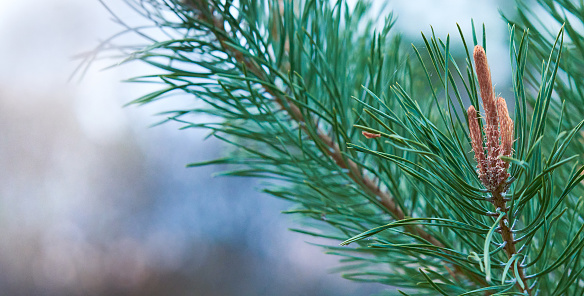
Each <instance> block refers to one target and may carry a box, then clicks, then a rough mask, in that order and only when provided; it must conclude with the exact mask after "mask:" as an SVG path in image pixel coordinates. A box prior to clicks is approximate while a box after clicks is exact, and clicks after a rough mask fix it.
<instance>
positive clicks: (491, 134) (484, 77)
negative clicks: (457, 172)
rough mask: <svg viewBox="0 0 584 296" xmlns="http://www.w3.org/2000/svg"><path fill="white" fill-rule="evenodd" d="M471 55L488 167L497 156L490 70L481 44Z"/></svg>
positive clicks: (494, 164)
mask: <svg viewBox="0 0 584 296" xmlns="http://www.w3.org/2000/svg"><path fill="white" fill-rule="evenodd" d="M473 57H474V60H475V68H476V72H477V78H478V80H479V87H480V89H481V99H482V101H483V107H484V109H485V135H486V137H487V143H486V144H487V155H488V156H487V166H488V167H489V168H492V167H495V166H497V162H498V156H499V120H498V116H497V106H496V103H495V96H494V95H493V83H492V81H491V70H490V68H489V63H488V62H487V54H486V53H485V50H484V49H483V47H482V46H480V45H477V46H475V48H474V53H473Z"/></svg>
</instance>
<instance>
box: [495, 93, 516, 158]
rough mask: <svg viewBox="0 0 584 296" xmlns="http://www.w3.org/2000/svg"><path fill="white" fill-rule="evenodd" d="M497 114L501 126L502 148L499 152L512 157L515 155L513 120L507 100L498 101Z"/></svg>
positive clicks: (500, 99)
mask: <svg viewBox="0 0 584 296" xmlns="http://www.w3.org/2000/svg"><path fill="white" fill-rule="evenodd" d="M497 113H498V114H499V121H500V125H501V129H500V133H501V146H500V148H499V152H500V153H501V155H504V156H511V154H512V153H513V120H512V119H511V117H509V110H508V109H507V103H506V102H505V99H503V98H501V97H499V98H498V99H497Z"/></svg>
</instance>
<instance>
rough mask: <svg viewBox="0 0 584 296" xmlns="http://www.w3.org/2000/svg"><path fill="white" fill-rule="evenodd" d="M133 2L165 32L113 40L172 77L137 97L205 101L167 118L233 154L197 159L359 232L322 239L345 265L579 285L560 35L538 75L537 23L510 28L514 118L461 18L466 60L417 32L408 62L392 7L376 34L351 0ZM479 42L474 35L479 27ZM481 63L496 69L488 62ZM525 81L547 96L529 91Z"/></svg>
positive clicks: (484, 280) (354, 275) (408, 281)
mask: <svg viewBox="0 0 584 296" xmlns="http://www.w3.org/2000/svg"><path fill="white" fill-rule="evenodd" d="M132 3H133V5H134V6H133V7H134V8H135V9H136V10H137V11H138V12H139V13H141V14H143V15H144V16H145V17H146V18H148V19H150V20H152V22H153V24H154V27H155V28H158V29H160V31H161V32H164V36H165V37H163V38H162V39H163V40H162V41H158V40H157V38H154V37H152V36H149V35H148V34H146V33H144V31H143V30H144V29H142V28H132V27H131V26H126V28H127V29H128V32H131V33H132V34H137V35H140V36H142V37H144V38H145V40H146V42H147V43H148V44H147V45H146V46H143V47H140V46H133V47H122V48H120V47H119V46H118V47H116V48H118V49H121V50H122V51H123V52H124V53H126V54H127V55H128V58H127V59H126V61H125V62H128V61H133V60H139V61H142V62H145V63H147V64H150V65H152V66H154V67H155V68H157V69H160V70H161V71H162V73H159V74H153V75H144V76H142V77H138V78H134V79H131V81H134V82H152V81H157V82H158V83H162V84H163V85H164V87H163V88H162V89H161V90H160V91H156V92H153V93H151V94H147V95H145V96H143V97H141V98H139V99H137V100H135V101H134V102H133V103H136V104H144V103H150V102H153V101H155V100H157V99H159V98H162V97H164V96H166V95H168V94H170V93H171V92H174V91H182V92H185V93H188V94H191V95H193V96H194V97H196V98H197V99H200V100H202V101H204V102H205V103H206V106H205V107H201V108H194V109H188V108H184V109H183V110H174V111H169V112H166V113H163V115H164V116H166V117H167V118H168V119H167V120H171V121H175V122H179V123H181V124H183V125H184V128H205V129H208V130H209V131H210V132H211V135H212V136H214V137H217V138H219V139H221V140H223V141H225V142H227V143H229V144H231V145H233V146H234V147H236V148H237V150H236V151H235V152H234V153H233V154H232V155H230V156H229V157H225V158H221V159H218V160H214V161H208V162H203V163H198V164H192V165H189V166H198V165H206V164H231V165H234V166H235V169H234V170H232V171H229V172H225V173H224V174H225V175H230V176H248V177H249V176H252V177H262V178H267V179H273V180H276V181H277V182H278V184H277V185H272V186H271V187H269V188H267V189H265V191H266V192H268V193H270V194H272V195H274V196H276V197H279V198H283V199H287V200H290V201H292V202H294V203H295V204H296V207H295V208H293V209H291V210H290V211H287V213H291V214H295V215H302V216H305V217H307V218H310V219H305V220H304V221H305V223H310V224H309V227H310V228H313V229H310V230H309V229H299V230H297V231H299V232H302V233H305V234H309V235H314V236H318V237H323V238H329V239H334V240H343V239H346V238H349V239H347V240H345V241H344V242H343V243H342V245H347V244H349V243H352V242H355V244H354V245H357V247H354V248H349V247H346V246H343V247H339V246H324V248H325V249H327V250H328V252H329V253H331V254H335V255H340V256H343V258H344V259H343V260H342V261H343V262H344V264H345V265H344V266H343V267H341V268H339V269H338V271H340V272H345V273H346V274H344V275H343V276H344V277H346V278H349V279H352V280H361V281H376V282H381V283H385V284H389V285H393V286H400V287H405V288H412V289H416V290H418V291H420V293H426V294H427V293H434V294H435V293H442V294H447V295H450V294H456V295H458V294H465V295H468V294H473V293H474V294H483V293H484V294H492V293H500V294H504V293H515V294H516V293H523V294H525V293H527V294H528V295H534V294H537V293H538V291H539V292H540V293H541V292H542V291H544V292H545V291H554V292H553V293H555V294H554V295H559V294H561V293H564V292H566V291H570V293H576V292H577V291H576V290H577V287H575V285H572V283H577V282H578V281H579V280H580V279H581V274H582V271H583V270H584V268H582V267H581V265H582V264H581V263H580V261H579V260H577V258H578V256H579V254H581V252H584V227H581V228H580V229H578V227H576V226H575V227H572V226H571V223H570V222H571V220H570V219H572V220H574V219H575V220H579V219H580V220H584V212H582V211H580V210H579V207H580V204H584V202H580V200H579V199H578V196H581V195H582V194H584V190H582V188H581V186H579V184H580V182H581V181H582V180H583V179H584V175H581V173H582V171H584V168H582V167H578V166H579V164H577V163H576V164H573V165H572V166H568V165H567V164H569V163H572V162H573V161H574V160H575V159H576V155H575V156H570V155H572V154H574V153H580V152H581V151H582V150H581V149H580V150H579V147H582V145H581V143H580V142H579V141H573V139H576V138H577V137H578V136H579V131H580V128H581V127H582V125H584V121H582V122H580V123H577V122H578V121H579V120H580V119H578V120H577V121H575V120H574V118H572V117H571V114H570V112H565V110H566V109H565V105H564V103H562V104H560V107H559V108H558V104H557V102H556V99H555V98H554V94H553V86H554V84H555V81H557V80H556V77H557V76H558V75H557V72H558V67H559V61H560V54H561V51H562V50H561V49H562V41H563V39H562V36H563V35H562V31H561V32H560V34H559V35H557V37H556V39H555V42H554V43H553V46H552V47H551V48H550V49H549V52H551V54H549V57H548V58H547V60H544V63H543V67H542V68H541V69H540V72H539V73H536V74H534V67H531V66H529V65H530V62H532V61H531V58H528V56H529V55H528V52H527V37H526V36H527V34H526V33H524V34H523V35H522V36H520V37H521V38H519V39H520V42H519V40H515V39H516V36H515V31H514V29H513V28H511V30H510V34H511V41H512V42H511V45H510V53H511V61H512V66H513V89H514V92H515V97H516V104H515V115H514V116H513V117H511V116H510V115H509V114H508V110H507V107H506V103H505V101H504V99H502V98H499V99H497V100H495V97H494V93H495V92H494V90H493V89H492V85H491V83H490V82H489V81H488V79H484V78H485V75H483V74H484V73H485V71H484V69H483V70H479V68H480V67H481V66H480V65H478V66H479V67H477V71H476V73H475V71H474V69H473V66H472V59H471V54H470V52H469V46H467V42H466V40H465V37H464V36H463V34H462V30H460V28H459V31H460V33H461V34H460V35H461V36H460V37H461V39H462V43H463V46H464V47H465V49H466V55H467V61H466V65H463V66H460V65H459V63H457V59H456V58H455V57H453V56H452V55H451V51H450V46H451V43H450V37H449V36H448V37H447V38H446V40H445V41H443V40H441V39H439V38H437V37H436V36H434V34H433V33H432V35H431V36H430V38H427V37H426V36H425V35H422V37H423V41H424V45H425V50H424V52H423V53H420V52H419V51H418V49H417V48H415V47H414V49H413V51H414V52H415V54H416V56H417V58H418V60H417V62H416V61H410V60H409V59H407V58H405V55H403V54H402V53H401V52H402V51H403V49H402V47H401V45H400V42H399V37H395V38H393V39H391V40H392V41H391V42H392V43H391V44H390V43H389V42H388V41H387V39H386V36H388V32H389V30H390V29H391V26H392V24H393V21H392V20H391V18H388V19H386V24H385V26H384V27H383V28H381V29H380V30H379V31H375V30H374V28H376V27H375V26H374V25H373V22H372V21H369V22H367V23H366V22H364V21H363V20H364V19H367V18H368V17H366V16H368V12H367V11H368V10H367V9H368V6H367V3H364V2H359V3H358V4H357V5H356V6H355V7H354V8H352V9H349V7H348V5H347V4H346V3H345V2H343V1H340V2H338V3H336V4H331V3H330V2H328V1H306V2H303V1H299V2H289V1H278V0H273V1H272V0H266V1H265V2H256V1H245V0H243V1H238V2H237V4H234V2H232V1H211V0H189V1H186V0H185V1H180V2H179V1H161V0H136V1H135V2H132ZM235 5H237V6H235ZM262 5H264V6H262ZM118 21H119V22H122V21H121V20H119V19H118ZM363 27H365V29H364V30H363V29H362V28H363ZM485 31H486V30H485V28H484V27H483V47H484V48H486V47H485V43H486V36H484V33H485ZM369 32H374V33H373V34H369ZM472 39H473V43H474V46H477V45H478V44H477V37H476V33H475V30H474V25H473V38H472ZM108 43H109V41H108ZM103 48H106V47H102V49H103ZM386 48H389V49H390V50H386ZM470 48H471V49H472V47H470ZM483 53H484V52H483ZM426 54H427V57H426ZM484 54H486V53H484ZM428 58H429V59H428ZM426 64H428V65H429V66H430V67H429V68H428V67H426ZM475 64H481V63H475ZM481 65H482V66H484V67H483V68H488V64H487V63H486V59H485V60H484V63H482V64H481ZM465 66H466V67H465ZM429 69H431V70H429ZM535 70H539V69H535ZM424 73H425V74H426V80H427V84H425V85H424V83H423V82H421V80H423V79H422V78H423V75H424ZM538 76H539V77H541V80H539V81H536V80H535V79H534V77H538ZM526 77H527V79H529V81H530V82H532V83H534V86H535V87H534V89H537V90H538V92H537V94H536V95H532V94H531V93H530V90H529V89H528V90H529V91H528V90H526V87H525V85H524V82H523V80H524V79H525V78H526ZM536 82H537V83H538V84H535V83H536ZM461 85H462V86H463V87H461ZM479 87H480V91H481V96H480V97H481V98H482V100H483V102H484V103H485V104H483V105H484V107H485V108H484V109H485V111H486V112H485V113H486V114H487V116H486V118H485V119H486V121H485V123H484V124H483V123H482V121H481V120H479V116H478V115H479V112H478V109H479V100H478V98H479V96H478V92H479ZM426 89H427V92H425V90H426ZM420 90H422V91H420ZM562 90H563V91H565V92H566V93H567V90H566V89H562ZM485 91H486V92H485ZM442 92H443V94H444V95H443V96H442V95H440V94H441V93H442ZM465 96H468V97H469V98H470V101H471V104H472V105H473V107H471V108H469V112H468V114H464V112H459V111H457V110H466V109H467V108H466V106H464V103H463V102H464V97H465ZM351 98H352V99H351ZM414 98H416V99H414ZM574 101H575V100H571V101H570V102H571V103H573V102H574ZM574 105H576V104H574ZM475 106H476V108H475ZM197 114H210V115H213V116H216V118H219V119H221V121H220V122H214V123H213V122H204V123H195V122H191V120H189V118H188V115H197ZM465 116H466V118H465ZM465 125H468V129H467V128H466V127H465ZM483 127H484V130H485V132H486V135H487V137H486V144H485V143H483V132H482V130H483ZM550 127H552V128H550ZM514 139H516V140H515V141H513V140H514ZM469 142H470V143H471V145H469ZM471 146H472V150H473V151H474V154H475V159H476V160H477V164H478V174H477V172H476V171H475V169H474V167H473V166H474V165H473V164H472V154H470V153H468V151H470V147H471ZM511 180H515V181H514V182H511ZM281 181H284V182H283V184H282V182H281ZM493 207H494V209H495V212H493ZM568 216H570V218H568ZM310 221H312V223H311V222H310ZM390 221H392V222H390ZM579 223H580V221H579ZM580 224H582V225H584V224H583V223H580ZM568 228H569V230H567V231H565V230H562V231H558V230H559V229H560V230H561V229H568ZM365 238H369V240H367V241H365V240H364V239H365ZM552 238H553V241H554V243H552V244H551V245H550V244H549V242H550V241H552ZM556 241H557V242H556ZM554 244H555V245H554ZM493 247H494V248H493ZM479 254H481V255H479ZM499 280H500V284H499V283H498V282H497V281H499ZM556 281H557V282H558V285H557V286H553V284H554V283H555V282H556ZM528 284H531V285H530V286H528ZM427 295H430V294H427ZM432 295H433V294H432Z"/></svg>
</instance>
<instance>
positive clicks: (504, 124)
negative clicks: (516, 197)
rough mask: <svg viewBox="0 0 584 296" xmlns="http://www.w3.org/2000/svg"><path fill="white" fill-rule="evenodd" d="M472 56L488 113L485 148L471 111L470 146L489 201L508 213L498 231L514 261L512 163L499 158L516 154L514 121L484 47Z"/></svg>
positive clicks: (523, 280)
mask: <svg viewBox="0 0 584 296" xmlns="http://www.w3.org/2000/svg"><path fill="white" fill-rule="evenodd" d="M473 57H474V60H475V67H476V73H477V78H478V81H479V87H480V91H481V99H482V101H483V108H484V110H485V127H484V131H485V135H486V137H485V144H486V145H483V140H482V133H481V132H480V128H479V121H478V120H479V119H478V118H477V111H476V109H475V107H474V106H470V107H469V108H468V111H467V112H468V121H469V122H468V123H469V130H470V135H471V140H472V141H471V143H472V147H473V151H474V153H475V159H476V160H477V164H478V165H477V173H478V175H479V178H480V180H481V182H482V183H483V185H484V186H485V187H486V188H487V191H488V192H489V193H491V198H490V201H491V203H493V205H494V206H495V208H496V209H498V210H500V211H502V212H504V213H505V216H503V218H502V219H501V220H500V221H499V230H500V233H501V237H502V239H503V243H504V244H505V246H504V250H505V253H506V254H507V257H508V258H509V259H511V258H512V257H513V256H514V255H515V254H517V250H516V248H515V243H516V241H515V238H514V235H513V231H512V229H511V227H512V226H511V225H510V224H511V223H510V222H509V216H508V213H507V212H508V210H509V209H508V208H507V201H506V199H505V198H504V195H505V192H506V191H507V189H508V183H507V179H508V178H509V173H508V172H507V169H508V168H509V163H508V162H506V161H503V160H502V159H501V158H500V156H506V157H510V156H511V155H512V153H513V151H512V146H513V120H511V118H510V117H509V111H508V110H507V103H506V102H505V99H503V98H501V97H499V98H498V99H497V100H495V96H494V93H493V84H492V82H491V71H490V69H489V64H488V62H487V55H486V53H485V50H484V49H483V47H482V46H480V45H477V46H475V49H474V53H473ZM485 146H486V150H487V156H486V157H485V154H484V149H485ZM517 272H518V273H519V277H520V279H521V283H519V282H518V283H517V285H518V286H519V287H520V288H521V290H522V291H524V292H526V293H527V294H528V295H531V289H530V287H529V285H528V283H527V278H526V276H525V270H524V269H523V266H521V264H518V266H517Z"/></svg>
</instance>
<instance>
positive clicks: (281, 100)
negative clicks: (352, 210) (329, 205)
mask: <svg viewBox="0 0 584 296" xmlns="http://www.w3.org/2000/svg"><path fill="white" fill-rule="evenodd" d="M185 4H187V5H189V6H191V8H193V9H194V10H196V11H199V13H198V14H197V15H198V17H199V18H200V19H201V21H203V22H206V23H209V24H213V26H212V27H210V28H209V30H210V31H211V32H212V34H213V35H214V37H215V38H216V40H218V42H219V43H220V44H221V47H222V48H223V50H224V51H225V52H227V53H228V54H230V55H231V56H232V57H233V58H234V59H235V60H237V61H238V62H239V63H240V64H241V65H243V66H244V67H245V68H246V69H247V70H248V71H250V72H251V73H253V74H254V75H255V76H256V77H257V78H259V79H260V80H261V81H266V82H267V84H269V85H274V82H273V81H269V79H268V78H267V75H266V74H265V73H264V72H263V71H262V70H261V68H260V67H259V66H258V65H257V64H254V63H253V62H251V61H250V60H248V59H246V58H245V57H244V56H243V54H242V53H241V52H240V51H238V50H237V49H235V48H233V46H231V45H230V44H229V42H228V40H227V38H226V37H225V36H229V35H231V34H230V32H227V31H226V30H225V26H224V23H225V20H223V19H222V18H221V16H220V15H218V14H216V13H215V10H214V7H213V6H212V5H210V3H208V2H207V1H206V0H190V1H188V2H186V3H185ZM236 33H237V32H234V33H233V34H236ZM263 87H264V90H265V91H266V92H267V93H269V94H270V95H271V96H272V97H273V98H274V100H275V101H276V103H277V104H278V105H279V106H280V108H281V109H282V110H286V111H287V112H288V114H289V115H290V116H291V118H293V119H294V120H295V121H296V122H297V124H298V125H299V126H300V127H301V128H302V129H303V130H304V131H305V132H306V134H307V135H308V136H309V137H310V136H313V135H312V133H310V131H308V130H307V129H306V125H305V124H304V123H305V121H306V118H305V116H304V115H303V114H302V112H301V111H300V108H298V106H296V105H295V104H294V103H293V102H290V101H289V100H287V99H286V98H285V93H286V91H284V90H275V89H273V88H271V87H267V86H266V84H263ZM315 136H316V137H318V138H319V139H320V140H321V141H322V142H323V143H325V145H326V147H325V148H324V149H322V152H324V153H326V154H327V155H328V156H329V157H331V158H332V159H333V160H334V161H335V163H336V164H337V165H338V166H339V167H341V168H343V169H348V175H349V177H350V178H351V179H352V180H354V181H355V182H356V183H357V184H360V185H361V186H362V187H363V189H364V190H366V191H367V192H370V193H372V194H374V195H375V196H377V197H378V198H379V199H380V202H381V204H382V205H383V206H384V207H385V208H386V209H387V211H388V212H389V213H390V214H391V215H392V216H393V218H394V219H396V220H398V221H399V220H403V219H405V218H406V216H405V214H404V212H403V211H402V209H401V208H400V207H399V206H398V205H397V204H396V202H395V200H394V199H393V198H392V197H391V196H390V194H389V193H387V192H384V191H382V190H381V188H380V187H379V186H378V185H376V184H375V182H374V181H373V180H371V179H370V178H368V177H367V176H365V175H364V174H363V170H362V169H361V168H360V167H359V166H358V165H357V164H356V163H355V162H354V161H352V160H350V159H347V158H346V157H344V156H343V153H342V152H341V150H340V148H339V145H338V144H337V143H335V142H334V140H333V139H332V138H331V137H330V136H328V135H326V134H325V132H324V131H322V130H320V129H317V130H316V132H315ZM405 228H406V230H407V231H409V232H411V233H413V234H415V235H417V236H420V237H421V238H423V239H424V240H426V241H427V242H429V243H431V244H432V245H434V246H436V247H439V248H445V246H444V244H442V243H441V242H440V241H439V240H438V239H436V238H435V237H433V236H432V235H431V234H429V233H427V232H425V231H424V230H423V229H422V228H420V227H417V226H412V225H410V226H406V227H405ZM454 269H455V271H454V272H453V271H449V272H450V273H451V275H452V276H453V277H456V275H455V272H456V273H457V274H458V276H463V275H464V273H463V272H462V270H461V269H460V267H459V266H457V265H455V266H454ZM470 278H471V279H472V280H473V281H476V282H478V283H480V284H484V281H483V280H482V279H481V278H478V277H476V276H475V275H471V276H470Z"/></svg>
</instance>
